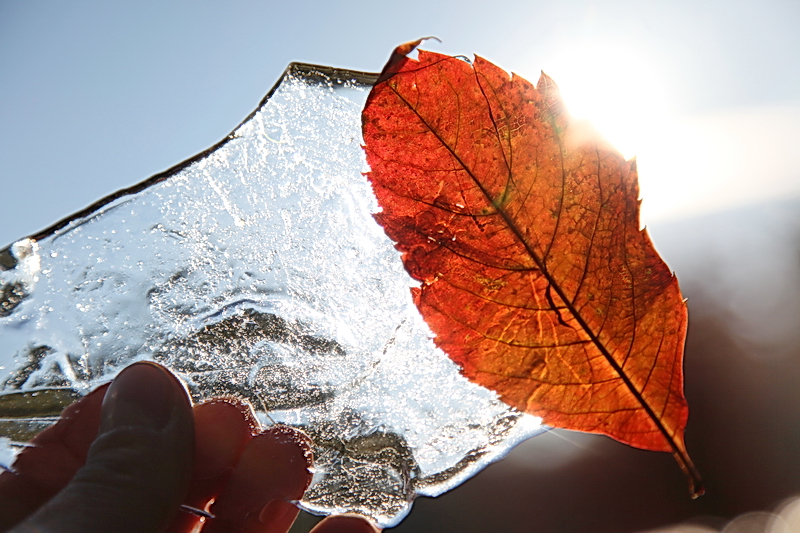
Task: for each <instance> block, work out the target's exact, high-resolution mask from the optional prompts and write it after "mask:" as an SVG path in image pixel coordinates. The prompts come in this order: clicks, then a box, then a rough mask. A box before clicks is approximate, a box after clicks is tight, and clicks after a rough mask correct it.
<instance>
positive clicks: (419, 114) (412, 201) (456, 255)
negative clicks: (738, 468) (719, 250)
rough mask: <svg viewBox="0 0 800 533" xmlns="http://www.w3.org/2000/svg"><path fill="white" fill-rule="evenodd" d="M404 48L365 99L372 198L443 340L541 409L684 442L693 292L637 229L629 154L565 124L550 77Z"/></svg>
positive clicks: (681, 450) (617, 431)
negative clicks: (688, 297)
mask: <svg viewBox="0 0 800 533" xmlns="http://www.w3.org/2000/svg"><path fill="white" fill-rule="evenodd" d="M418 44H419V42H415V43H409V44H406V45H403V46H402V47H398V49H397V50H395V53H394V54H393V56H392V58H391V59H390V61H389V64H387V66H386V68H385V69H384V71H383V73H382V75H381V78H380V79H379V82H378V83H377V84H376V85H375V87H374V88H373V90H372V93H371V94H370V97H369V99H368V102H367V105H366V107H365V109H364V112H363V116H362V121H363V134H364V141H365V150H366V154H367V161H368V163H369V166H370V168H371V172H370V173H369V175H368V176H369V179H370V181H371V183H372V185H373V189H374V191H375V194H376V196H377V198H378V202H379V204H380V206H381V207H382V209H383V211H382V212H381V213H379V214H377V215H375V217H376V219H377V220H378V222H379V223H380V224H381V225H382V226H383V228H384V230H385V231H386V233H387V235H388V236H389V237H390V238H391V239H393V240H394V241H395V242H396V243H397V244H396V248H397V249H398V250H400V251H401V252H402V254H403V262H404V264H405V267H406V269H407V270H408V272H409V273H410V274H411V275H412V276H413V277H414V278H415V279H417V280H419V281H420V282H421V286H420V287H419V288H414V289H412V292H413V297H414V300H415V302H416V305H417V307H418V308H419V310H420V312H421V313H422V315H423V317H424V318H425V320H426V321H427V323H428V325H429V326H430V328H431V330H432V331H433V332H434V334H435V335H436V338H435V341H436V344H437V345H438V346H439V347H440V348H441V349H442V350H444V351H445V352H446V353H447V354H448V355H449V356H450V358H451V359H452V360H453V361H455V362H456V363H457V364H458V365H460V367H461V371H462V373H463V374H464V376H466V377H467V378H469V379H470V380H472V381H474V382H476V383H478V384H480V385H483V386H485V387H487V388H489V389H492V390H494V391H496V392H497V394H499V396H500V398H502V400H503V401H505V402H506V403H508V404H510V405H512V406H513V407H515V408H517V409H520V410H522V411H525V412H528V413H531V414H533V415H536V416H539V417H541V418H542V419H543V422H544V423H545V424H547V425H549V426H553V427H560V428H566V429H572V430H579V431H586V432H592V433H601V434H605V435H608V436H611V437H613V438H615V439H617V440H619V441H621V442H624V443H626V444H629V445H631V446H635V447H637V448H643V449H647V450H656V451H666V452H671V453H673V455H674V456H675V458H676V459H677V461H678V463H679V465H680V466H681V468H682V469H683V470H684V472H685V473H686V474H687V476H688V478H689V480H690V484H691V491H692V494H693V495H694V496H698V495H700V494H702V492H703V489H702V486H701V482H700V476H699V474H698V473H697V470H696V469H695V467H694V465H693V464H692V462H691V460H690V458H689V455H688V453H687V451H686V447H685V444H684V428H685V426H686V420H687V417H688V408H687V403H686V400H685V398H684V395H683V371H682V360H683V345H684V340H685V336H686V322H687V313H686V304H685V302H684V300H683V298H682V296H681V293H680V290H679V289H678V282H677V279H676V278H675V277H674V276H673V275H672V273H671V272H670V270H669V269H668V267H667V265H666V264H665V263H664V262H663V261H662V260H661V258H660V257H659V256H658V254H657V253H656V251H655V249H654V248H653V245H652V243H651V241H650V238H649V236H648V235H647V232H646V231H645V230H640V229H639V200H638V196H639V189H638V184H637V176H636V164H635V162H634V161H625V160H624V158H623V157H622V156H621V155H620V154H619V153H618V152H617V151H615V150H614V149H613V148H611V147H609V146H608V145H607V144H606V143H605V142H603V141H602V140H601V139H600V138H599V137H598V136H596V135H593V134H592V133H591V132H588V131H587V130H586V128H583V129H581V128H580V127H577V126H575V125H572V124H570V122H569V118H568V116H567V114H566V113H565V111H564V106H563V103H562V100H561V98H560V95H559V93H558V89H557V87H556V84H555V83H554V82H553V80H551V79H550V78H549V77H548V76H547V75H545V74H544V73H543V74H542V76H541V78H540V79H539V82H538V84H537V87H533V85H531V84H530V83H529V82H528V81H526V80H524V79H522V78H520V77H518V76H513V75H512V76H509V75H508V74H507V73H506V72H505V71H503V70H501V69H500V68H498V67H497V66H495V65H493V64H491V63H490V62H488V61H486V60H484V59H482V58H480V57H476V58H475V61H474V63H472V64H470V63H469V62H467V61H465V60H463V59H462V58H456V57H450V56H444V55H440V54H435V53H431V52H425V51H420V52H419V56H418V59H417V60H413V59H410V58H408V57H406V54H407V53H408V52H410V51H411V50H412V49H413V48H414V47H415V46H416V45H418Z"/></svg>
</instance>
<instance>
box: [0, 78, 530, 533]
mask: <svg viewBox="0 0 800 533" xmlns="http://www.w3.org/2000/svg"><path fill="white" fill-rule="evenodd" d="M374 79H375V76H374V75H371V74H365V73H356V72H349V71H342V70H336V69H331V68H327V67H317V66H311V65H301V64H293V65H291V66H290V67H289V68H288V69H287V71H286V73H285V74H284V76H283V77H282V79H281V81H280V82H279V83H278V84H277V85H276V87H275V88H274V89H273V90H272V91H271V92H270V94H269V95H268V96H267V97H266V98H265V99H264V101H262V103H261V105H260V106H259V108H258V109H257V110H256V111H255V112H254V113H253V114H252V115H251V116H250V117H248V118H247V119H246V120H245V121H244V122H243V123H242V124H241V125H240V126H239V127H237V128H236V130H235V131H234V132H233V133H231V134H230V135H228V136H227V137H226V138H225V139H223V141H221V142H220V143H218V144H217V145H216V146H214V147H212V148H211V149H209V150H207V151H205V152H203V153H202V154H199V155H198V156H196V157H194V158H192V159H190V160H188V161H186V162H184V163H181V164H180V165H178V166H176V167H175V168H173V169H170V170H169V171H167V172H165V173H163V174H159V175H157V176H154V177H153V178H150V179H149V180H146V181H145V182H143V183H141V184H139V185H137V186H135V187H132V188H131V189H128V190H124V191H120V192H119V193H116V194H114V195H112V196H110V197H108V198H105V199H103V200H101V201H99V202H98V203H96V204H95V205H93V206H91V207H90V208H87V209H86V210H84V211H82V212H81V213H78V214H76V215H75V216H73V217H70V218H69V219H68V220H65V221H62V222H60V223H58V224H56V225H55V226H53V227H52V228H49V229H48V230H45V231H43V232H42V233H40V234H39V235H36V236H34V237H32V238H29V239H23V240H20V241H18V242H16V243H14V244H13V245H12V246H10V247H9V248H7V249H6V250H4V251H2V252H0V265H2V267H1V268H2V269H3V270H2V272H0V290H1V291H2V294H1V295H0V383H1V384H2V385H1V388H0V447H3V446H5V448H4V449H5V450H6V452H7V451H8V449H9V446H13V445H14V444H15V443H16V444H19V443H21V442H22V441H25V440H27V439H29V438H30V437H31V436H32V435H34V434H36V432H38V431H40V430H41V429H42V428H44V427H47V425H48V424H51V423H52V421H53V420H54V419H55V417H56V416H57V415H58V412H59V411H60V409H62V408H63V407H64V406H65V405H67V404H69V403H70V402H72V401H73V400H74V399H75V398H77V397H79V396H80V395H82V394H85V393H87V392H88V391H90V390H92V389H93V388H95V387H97V386H98V385H100V384H102V383H104V382H107V381H109V380H110V379H112V378H113V377H114V375H115V374H116V373H117V372H119V371H120V370H121V369H122V368H124V367H125V366H127V365H129V364H130V363H132V362H134V361H139V360H153V361H158V362H160V363H162V364H164V365H166V366H167V367H169V368H171V369H172V370H173V371H174V372H175V373H177V374H178V375H179V376H180V377H181V378H182V379H183V380H184V381H185V382H186V384H187V385H188V388H189V390H190V392H191V395H192V397H193V399H194V400H195V401H200V400H203V399H206V398H211V397H214V396H218V395H231V394H232V395H235V396H238V397H241V398H245V399H247V400H249V401H250V403H251V404H252V405H253V407H254V409H255V410H256V412H257V414H258V416H259V417H260V419H261V421H262V422H263V423H264V424H272V423H283V424H288V425H290V426H293V427H297V428H300V429H302V430H304V431H305V432H307V433H308V434H309V435H310V436H311V438H312V439H313V441H314V453H315V470H316V473H315V476H314V480H313V483H312V486H311V488H310V489H309V490H308V492H307V493H306V495H305V497H304V499H303V501H302V502H301V505H302V506H303V507H304V508H305V509H307V510H310V511H312V512H317V513H332V512H344V511H351V512H357V513H361V514H364V515H367V516H369V517H371V518H372V519H374V520H375V521H376V522H377V523H378V524H380V525H381V526H383V527H388V526H392V525H395V524H397V523H398V522H399V521H400V520H401V519H402V517H403V516H404V515H405V514H406V513H407V512H408V511H409V509H410V506H411V503H412V502H413V500H414V498H415V497H416V496H417V495H420V494H421V495H429V496H433V495H437V494H440V493H442V492H444V491H446V490H448V489H450V488H452V487H455V486H456V485H458V484H459V483H461V482H462V481H463V480H464V479H466V478H468V477H470V476H471V475H473V474H474V473H475V472H477V471H478V470H480V469H481V468H483V467H484V466H485V465H486V464H488V463H490V462H491V461H494V460H496V459H497V458H499V457H501V456H502V455H504V454H505V453H506V452H507V451H508V450H509V449H510V448H511V447H512V446H513V445H514V444H516V443H517V442H519V441H520V440H522V439H525V438H527V437H530V436H531V435H534V434H536V433H537V432H538V431H540V426H539V420H538V419H536V418H534V417H531V416H529V415H523V414H521V413H519V412H517V411H515V410H514V409H511V408H510V407H508V406H506V405H505V404H503V403H502V402H501V401H499V400H498V399H497V396H496V395H495V394H494V393H493V392H490V391H488V390H486V389H484V388H482V387H480V386H478V385H475V384H472V383H470V382H469V381H467V380H466V379H465V378H463V377H462V376H461V375H460V374H459V371H458V368H457V367H456V366H455V365H454V364H453V363H452V362H451V361H450V360H449V359H448V358H447V356H446V355H445V354H444V353H443V352H441V351H440V350H439V349H438V348H436V347H435V346H434V343H433V342H432V340H431V333H430V331H429V329H428V327H427V326H426V324H425V322H424V321H423V319H422V318H421V317H420V315H419V313H418V312H417V309H416V307H415V306H414V304H413V302H412V301H411V296H410V292H409V287H410V286H411V285H412V284H413V283H414V282H413V280H412V279H411V278H410V277H409V276H408V274H407V273H406V272H405V270H404V269H403V265H402V262H401V260H400V257H399V254H398V252H397V251H396V250H395V249H394V248H393V246H392V243H391V242H390V241H389V239H388V238H387V237H386V236H385V234H384V233H383V230H382V229H381V228H380V227H379V226H378V225H377V223H375V221H374V220H373V218H372V213H374V212H375V211H376V210H377V209H378V207H377V203H376V201H375V199H374V197H373V195H372V191H371V189H370V186H369V184H368V183H367V180H366V178H365V177H364V176H363V175H362V173H363V172H364V171H366V170H367V169H366V164H365V159H364V155H363V152H362V150H361V120H360V115H361V109H362V107H363V105H364V101H365V100H366V96H367V94H368V91H369V88H370V86H371V83H372V82H373V81H374ZM9 443H10V444H9ZM2 456H3V455H2V454H0V457H2Z"/></svg>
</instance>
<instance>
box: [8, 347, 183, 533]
mask: <svg viewBox="0 0 800 533" xmlns="http://www.w3.org/2000/svg"><path fill="white" fill-rule="evenodd" d="M193 427H194V421H193V418H192V410H191V406H190V403H189V398H188V397H187V395H186V391H185V390H184V388H183V386H182V385H181V384H180V382H179V381H178V380H177V379H176V378H175V377H174V376H172V375H171V374H170V373H169V372H167V371H166V370H165V369H164V368H162V367H160V366H158V365H156V364H153V363H137V364H134V365H132V366H129V367H128V368H126V369H125V370H123V371H122V372H121V373H120V374H119V376H117V378H116V379H115V380H114V382H113V383H112V385H111V386H110V387H109V389H108V391H107V392H106V395H105V398H104V401H103V406H102V416H101V419H100V428H99V432H98V435H97V438H96V439H95V441H94V442H93V444H92V445H91V447H90V448H89V453H88V456H87V458H86V464H85V465H84V466H83V467H82V468H80V470H78V472H77V473H76V474H75V477H74V478H73V479H72V481H71V482H70V483H69V485H67V487H66V488H65V489H64V490H63V491H61V492H60V493H59V494H58V495H57V496H55V497H54V498H53V499H52V500H50V501H49V502H48V503H46V504H45V505H44V506H42V507H41V508H40V509H39V511H37V512H36V513H35V514H34V515H33V516H31V517H30V518H29V519H27V520H26V521H24V522H23V523H22V524H20V525H19V526H17V528H15V529H14V533H21V532H28V531H48V532H51V531H52V532H59V533H62V532H63V533H70V532H73V531H74V532H79V531H80V532H83V531H116V532H120V533H139V532H141V533H145V532H147V533H149V532H152V531H159V530H162V529H163V528H164V526H165V525H166V524H167V523H169V521H170V520H171V519H172V518H173V516H174V514H175V513H176V512H177V510H178V509H179V506H180V503H181V502H182V501H183V499H184V497H185V495H186V492H187V488H188V484H189V479H190V476H191V466H192V453H193V448H194V429H193ZM123 517H124V518H123Z"/></svg>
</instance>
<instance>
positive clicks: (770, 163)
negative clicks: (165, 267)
mask: <svg viewBox="0 0 800 533" xmlns="http://www.w3.org/2000/svg"><path fill="white" fill-rule="evenodd" d="M798 27H800V3H798V2H796V1H794V0H785V1H780V0H766V1H761V2H757V1H733V0H731V1H725V2H722V1H638V2H637V1H610V2H603V1H588V0H570V1H563V2H552V1H551V2H547V3H545V2H530V1H528V2H522V1H495V2H470V1H459V2H455V1H442V2H435V3H434V2H418V1H417V2H415V1H408V2H402V3H401V2H382V1H372V2H358V1H346V2H345V1H343V2H335V1H328V2H308V1H306V2H304V1H294V2H263V1H262V2H255V1H246V0H241V1H236V0H234V1H229V2H224V3H223V2H219V3H211V2H188V1H182V2H154V1H146V0H142V1H139V2H135V3H134V2H99V1H80V0H75V1H72V2H45V1H38V0H31V1H26V2H12V1H10V0H0V186H2V188H1V189H0V191H2V192H1V193H0V198H2V209H1V210H0V246H4V245H5V244H8V243H11V242H12V241H14V240H16V239H18V238H20V237H23V236H26V235H28V234H31V233H34V232H36V231H38V230H40V229H43V228H44V227H46V226H48V225H50V224H51V223H53V222H55V221H56V220H58V219H60V218H62V217H64V216H67V215H69V214H70V213H72V212H74V211H76V210H78V209H80V208H83V207H85V206H86V205H88V204H90V203H91V202H93V201H94V200H96V199H98V198H100V197H102V196H105V195H106V194H109V193H111V192H113V191H115V190H117V189H119V188H121V187H125V186H128V185H131V184H133V183H136V182H138V181H141V180H142V179H144V178H146V177H148V176H150V175H152V174H154V173H157V172H159V171H161V170H164V169H166V168H168V167H170V166H172V165H173V164H175V163H177V162H179V161H182V160H183V159H186V158H187V157H190V156H192V155H193V154H195V153H197V152H199V151H201V150H203V149H205V148H207V147H208V146H210V145H212V144H213V143H215V142H216V141H218V140H219V139H221V138H222V137H223V136H224V135H226V134H227V133H228V132H229V131H230V130H231V129H232V128H233V127H234V126H236V125H237V124H238V123H239V121H240V120H241V119H243V118H244V117H245V116H246V115H247V114H248V113H249V112H250V111H251V110H252V109H253V108H254V107H255V106H256V105H257V103H258V102H259V100H260V99H261V97H262V96H263V95H264V94H265V93H266V92H267V90H269V88H270V87H271V86H272V85H273V83H274V82H275V81H276V80H277V79H278V77H279V76H280V74H281V72H282V71H283V69H284V68H285V67H286V65H287V64H288V63H289V62H291V61H304V62H310V63H319V64H328V65H332V66H337V67H344V68H353V69H359V70H367V71H378V70H380V69H381V67H382V65H383V63H384V62H385V60H386V59H387V57H388V55H389V53H390V51H391V49H392V48H393V47H394V46H395V45H397V44H399V43H401V42H404V41H408V40H411V39H414V38H417V37H420V36H424V35H436V36H438V37H439V38H440V39H441V40H442V43H441V44H439V43H435V42H428V43H427V45H426V47H427V48H428V49H432V50H436V51H440V52H445V53H451V54H471V53H478V54H479V55H481V56H483V57H486V58H487V59H489V60H491V61H493V62H495V63H497V64H498V65H500V66H501V67H503V68H505V69H507V70H509V71H514V72H517V73H518V74H520V75H522V76H524V77H526V78H529V79H532V81H535V79H536V78H537V77H538V75H539V71H540V70H545V71H546V72H548V73H549V74H551V75H552V76H553V77H554V78H555V80H556V81H557V82H558V83H559V84H560V85H561V87H562V90H563V92H564V95H565V99H566V101H567V105H568V107H570V108H571V109H573V111H574V113H575V114H576V115H578V116H581V117H584V118H587V119H589V120H592V121H593V122H594V123H595V124H596V125H597V127H598V128H599V129H600V130H601V131H602V132H603V133H605V134H606V135H607V136H608V137H609V138H610V140H612V142H615V143H616V144H617V145H618V147H619V148H620V149H621V150H622V151H623V152H624V153H625V154H626V155H637V156H638V157H639V161H640V170H641V174H642V176H641V180H642V194H643V197H644V209H645V217H644V219H645V222H648V223H651V222H655V223H658V221H660V220H667V219H672V218H677V217H682V216H690V215H692V214H696V213H700V212H704V211H708V210H718V209H724V208H726V207H729V206H733V205H739V204H742V203H747V202H753V201H759V200H764V199H769V198H775V197H786V196H791V195H800V163H798V162H795V161H794V159H795V157H794V155H793V152H796V146H797V143H798V142H800V69H798V68H797V66H798V65H800V32H798V31H797V28H798Z"/></svg>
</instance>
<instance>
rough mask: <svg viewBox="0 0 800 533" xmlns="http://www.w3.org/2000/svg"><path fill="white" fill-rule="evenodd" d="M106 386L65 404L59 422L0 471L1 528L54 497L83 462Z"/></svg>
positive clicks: (4, 529) (95, 427) (97, 422)
mask: <svg viewBox="0 0 800 533" xmlns="http://www.w3.org/2000/svg"><path fill="white" fill-rule="evenodd" d="M107 389H108V385H104V386H102V387H100V388H99V389H96V390H94V391H93V392H91V393H89V394H87V395H86V396H84V397H83V398H81V399H80V400H78V401H77V402H75V403H73V404H72V405H70V406H69V407H67V408H66V409H65V410H64V412H63V413H62V414H61V418H60V419H59V421H58V422H57V423H56V424H55V425H53V426H51V427H49V428H47V429H45V430H44V431H42V432H41V433H39V434H38V435H37V436H36V437H34V439H33V440H32V441H31V443H30V444H31V445H30V446H29V447H26V448H25V449H24V450H23V451H22V452H21V453H20V454H19V455H18V456H17V460H16V461H15V462H14V466H13V468H14V470H13V472H3V473H2V474H0V502H2V509H3V512H2V513H0V531H7V530H9V529H11V527H13V526H14V525H16V524H17V523H18V522H20V521H21V520H22V519H23V518H25V517H27V516H29V515H30V514H32V513H33V512H34V511H36V510H37V509H38V508H39V507H41V506H42V505H43V504H44V503H45V502H46V501H47V500H49V499H50V498H52V497H53V496H55V495H56V494H57V493H58V492H59V491H61V489H63V488H64V487H66V486H67V483H69V481H70V480H71V479H72V477H73V476H74V475H75V472H77V471H78V469H79V468H80V467H81V466H83V464H84V463H85V462H86V455H87V454H88V453H89V447H90V446H91V444H92V441H93V440H94V438H95V437H96V436H97V430H98V428H99V427H100V410H101V409H102V406H103V398H104V397H105V394H106V390H107Z"/></svg>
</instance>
